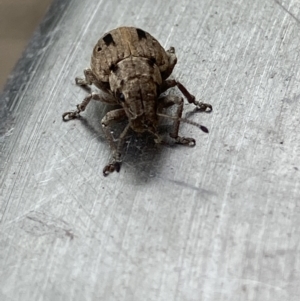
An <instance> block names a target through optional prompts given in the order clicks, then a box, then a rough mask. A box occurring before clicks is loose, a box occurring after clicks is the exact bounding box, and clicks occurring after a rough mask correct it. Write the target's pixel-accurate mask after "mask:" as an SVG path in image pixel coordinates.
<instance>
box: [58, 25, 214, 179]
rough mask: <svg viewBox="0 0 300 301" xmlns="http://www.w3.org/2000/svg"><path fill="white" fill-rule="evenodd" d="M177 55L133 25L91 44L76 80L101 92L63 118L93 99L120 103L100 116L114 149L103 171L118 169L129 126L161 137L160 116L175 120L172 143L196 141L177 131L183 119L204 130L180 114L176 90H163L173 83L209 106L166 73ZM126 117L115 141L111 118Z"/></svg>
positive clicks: (190, 98)
mask: <svg viewBox="0 0 300 301" xmlns="http://www.w3.org/2000/svg"><path fill="white" fill-rule="evenodd" d="M176 63H177V57H176V54H175V49H174V47H170V49H168V50H165V49H164V48H163V47H162V46H161V45H160V43H159V42H158V41H157V40H156V39H155V38H154V37H152V36H151V35H150V34H149V33H147V32H146V31H144V30H142V29H140V28H135V27H119V28H116V29H113V30H111V31H110V32H108V33H106V34H104V35H103V36H102V37H101V38H100V39H99V41H98V42H97V44H96V45H95V47H94V49H93V53H92V57H91V66H90V68H88V69H85V70H84V78H78V77H77V78H76V79H75V82H76V84H77V85H80V86H87V85H92V84H94V85H95V86H96V87H97V88H99V89H100V90H101V91H102V92H103V93H102V94H98V93H91V94H89V95H88V96H87V97H86V98H85V99H84V100H83V101H82V102H81V103H80V104H78V105H77V110H75V111H71V112H65V113H64V114H63V115H62V117H63V120H64V121H67V120H70V119H73V118H76V117H78V116H79V114H80V113H81V112H83V111H84V110H85V109H86V107H87V105H88V104H89V102H90V101H91V100H92V99H94V100H98V101H102V102H105V103H107V104H111V105H119V106H120V108H118V109H115V110H112V111H109V112H108V113H107V114H106V115H105V116H104V117H103V119H102V121H101V124H102V128H103V130H104V134H105V136H106V138H107V140H108V142H109V144H110V147H111V149H112V158H111V160H110V162H109V163H108V164H107V165H106V166H105V167H104V169H103V174H104V176H107V175H108V174H110V173H112V172H113V171H117V172H119V170H120V166H121V151H122V147H123V144H124V141H125V137H126V135H127V133H128V131H129V129H132V130H133V131H135V132H137V133H143V132H149V133H151V134H153V136H154V138H155V142H157V143H160V142H161V138H160V136H159V134H158V130H157V127H158V120H159V117H164V118H170V119H173V120H174V123H173V130H172V132H171V133H170V134H169V135H170V137H171V138H173V139H174V140H175V142H176V143H179V144H185V145H192V146H193V145H195V139H194V138H188V137H181V136H179V135H178V132H179V125H180V122H181V121H184V122H187V123H191V124H194V125H198V126H200V129H202V131H204V132H208V130H207V128H206V127H204V126H201V125H199V124H197V123H195V122H192V121H189V120H187V119H184V118H182V117H181V116H182V111H183V105H184V101H183V98H182V97H178V96H175V95H161V94H162V93H164V92H165V91H167V90H168V89H169V88H172V87H175V86H177V87H178V89H179V90H180V91H181V93H182V94H183V95H184V96H185V98H186V99H187V101H188V102H189V103H191V104H194V105H195V106H196V107H197V108H198V109H200V110H202V111H206V110H208V111H211V110H212V106H211V105H210V104H207V103H203V102H200V101H197V100H196V99H195V96H193V95H192V94H190V93H189V92H188V90H187V89H186V88H185V87H184V86H183V85H182V84H181V83H180V82H179V81H177V80H174V79H168V77H169V76H170V75H171V73H172V71H173V69H174V67H175V65H176ZM173 105H175V106H176V115H175V116H169V115H165V114H163V113H162V111H163V109H165V108H168V107H171V106H173ZM124 119H127V120H128V124H127V126H126V127H125V129H124V130H123V131H122V133H121V135H120V137H119V139H118V142H117V143H116V142H115V141H114V137H113V135H112V133H111V124H112V123H113V122H116V121H121V120H124Z"/></svg>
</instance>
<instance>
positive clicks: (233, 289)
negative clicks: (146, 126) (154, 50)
mask: <svg viewBox="0 0 300 301" xmlns="http://www.w3.org/2000/svg"><path fill="white" fill-rule="evenodd" d="M299 15H300V2H299V1H292V0H291V1H289V0H287V1H283V2H279V1H273V0H266V1H261V0H253V1H247V0H239V1H235V0H230V1H221V0H211V1H204V0H189V1H188V0H182V1H175V0H170V1H153V0H151V1H150V0H145V1H136V0H127V1H124V0H121V1H115V0H112V1H98V0H90V1H79V0H78V1H77V0H76V1H75V0H74V1H55V2H54V5H53V6H52V8H51V9H50V11H49V12H48V14H47V16H46V18H45V20H44V21H43V23H42V24H41V26H40V27H39V29H38V30H37V32H36V34H35V36H34V38H33V40H32V41H31V43H30V44H29V46H28V49H27V50H26V52H25V53H24V56H23V58H22V60H21V61H20V62H19V63H18V65H17V67H16V69H15V70H14V73H13V74H12V76H11V80H10V81H9V83H8V85H7V86H6V89H5V91H4V93H3V94H2V96H1V108H0V123H1V140H0V141H1V161H0V181H1V182H0V185H1V191H0V199H1V203H0V218H1V226H0V227H1V228H0V231H1V235H0V300H2V301H10V300H22V301H24V300H30V301H32V300H47V301H52V300H56V301H58V300H63V301H65V300H80V301H81V300H128V301H133V300H155V301H158V300H161V301H169V300H178V301H179V300H184V301H187V300H189V301H192V300H193V301H198V300H201V301H202V300H203V301H221V300H222V301H225V300H226V301H227V300H228V301H244V300H251V301H268V300H270V301H271V300H272V301H277V300H278V301H282V300H288V301H296V300H299V298H300V286H299V283H300V207H299V205H300V188H299V181H300V170H299V169H300V163H299V162H300V135H299V128H300V104H299V100H300V73H299V70H300V60H299V51H300V47H299V46H300V35H299V29H300V27H299V19H298V18H299ZM119 25H133V26H138V27H140V28H143V29H144V30H147V31H148V32H150V33H151V34H152V35H153V36H155V37H156V38H157V39H158V40H159V41H160V42H161V44H162V45H163V46H164V47H169V46H171V45H173V46H175V47H176V51H177V56H178V64H177V66H176V68H175V71H174V73H173V75H174V77H175V78H177V79H179V80H180V81H182V82H183V83H184V84H186V86H187V87H188V88H189V89H190V91H191V92H193V93H194V94H195V95H196V96H197V98H198V99H199V100H205V101H206V102H209V103H211V104H212V105H213V107H214V111H213V112H212V113H211V114H204V113H199V112H194V108H193V106H192V105H188V104H187V105H185V115H186V116H187V117H188V118H189V119H191V120H193V121H196V122H200V123H202V124H204V125H205V126H206V127H207V128H208V129H209V131H210V132H209V134H204V133H202V132H201V131H199V129H198V128H196V127H193V126H190V125H188V124H182V127H181V133H183V134H186V135H187V136H192V137H195V138H196V139H197V145H196V146H195V147H194V148H187V147H183V146H175V145H172V144H170V145H168V146H165V145H159V146H157V145H155V144H154V143H153V141H152V140H151V138H150V137H137V136H136V135H133V134H131V135H130V136H129V137H128V139H127V144H126V150H125V155H124V163H123V165H122V169H121V172H120V173H119V174H117V173H116V174H112V175H110V176H109V177H107V178H104V177H103V176H102V168H103V166H104V165H105V164H106V163H107V161H108V160H109V156H110V150H109V146H108V144H107V143H106V141H105V139H104V135H103V133H102V130H101V126H100V120H101V118H102V116H103V115H104V114H105V112H106V111H107V110H109V108H108V106H105V105H103V104H101V103H92V104H91V105H90V106H89V107H88V109H87V111H86V112H85V113H84V114H82V119H80V120H74V121H70V122H68V123H63V122H62V120H61V114H62V113H63V112H65V111H66V110H70V109H73V108H74V106H75V104H77V103H79V102H80V101H81V100H82V99H83V98H84V97H85V96H86V94H87V92H86V91H84V90H83V89H80V87H77V86H75V83H74V78H75V76H78V75H81V74H82V70H83V69H84V68H85V67H87V66H88V65H89V59H90V55H91V49H92V47H93V46H94V44H95V42H96V41H97V39H98V38H99V37H100V36H101V35H102V34H103V33H104V32H107V31H109V30H110V29H112V28H115V27H117V26H119ZM93 89H94V90H96V88H93ZM170 93H178V91H177V90H176V89H173V90H172V91H170ZM119 127H120V126H119ZM166 128H167V125H166V126H162V131H163V132H164V129H166ZM117 129H118V126H117Z"/></svg>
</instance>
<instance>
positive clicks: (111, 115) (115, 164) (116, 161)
mask: <svg viewBox="0 0 300 301" xmlns="http://www.w3.org/2000/svg"><path fill="white" fill-rule="evenodd" d="M125 118H126V113H125V111H124V109H116V110H113V111H110V112H108V113H107V114H106V115H105V116H104V117H103V118H102V120H101V124H102V128H103V131H104V134H105V136H106V139H107V140H108V143H109V146H110V148H111V149H112V152H113V155H112V159H111V161H110V163H109V164H107V165H106V166H105V167H104V169H103V175H104V176H107V175H109V174H110V173H112V172H113V171H117V172H119V171H120V167H121V162H122V161H121V151H122V147H123V144H124V140H125V136H126V134H127V132H128V130H129V128H130V125H129V124H128V125H127V126H126V128H125V129H124V130H123V132H122V134H121V135H120V137H119V141H118V144H117V145H116V143H115V142H114V137H113V135H112V133H111V127H110V125H111V123H113V122H116V121H121V120H122V119H125Z"/></svg>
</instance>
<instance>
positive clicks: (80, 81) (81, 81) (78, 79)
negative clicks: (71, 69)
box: [75, 77, 88, 86]
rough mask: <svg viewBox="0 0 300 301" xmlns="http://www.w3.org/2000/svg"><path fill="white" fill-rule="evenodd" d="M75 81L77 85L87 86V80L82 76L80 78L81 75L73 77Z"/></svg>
mask: <svg viewBox="0 0 300 301" xmlns="http://www.w3.org/2000/svg"><path fill="white" fill-rule="evenodd" d="M75 83H76V85H78V86H87V85H88V82H87V81H86V80H85V79H84V78H81V77H75Z"/></svg>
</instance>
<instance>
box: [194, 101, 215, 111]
mask: <svg viewBox="0 0 300 301" xmlns="http://www.w3.org/2000/svg"><path fill="white" fill-rule="evenodd" d="M194 104H195V106H196V107H197V109H198V110H200V111H203V112H205V111H206V110H207V109H208V111H207V112H211V111H212V109H213V108H212V105H210V104H209V103H204V102H201V101H194Z"/></svg>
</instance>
